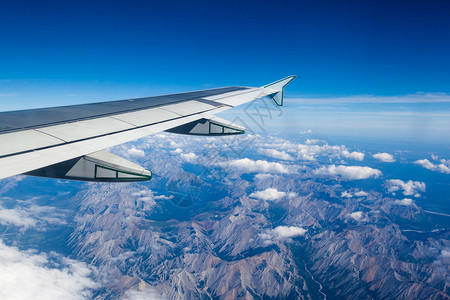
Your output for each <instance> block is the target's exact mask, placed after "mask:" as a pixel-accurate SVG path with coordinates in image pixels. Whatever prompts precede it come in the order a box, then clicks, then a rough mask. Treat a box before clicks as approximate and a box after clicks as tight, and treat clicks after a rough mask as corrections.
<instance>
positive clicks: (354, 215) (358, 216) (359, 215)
mask: <svg viewBox="0 0 450 300" xmlns="http://www.w3.org/2000/svg"><path fill="white" fill-rule="evenodd" d="M348 216H349V217H350V218H352V219H353V220H355V221H360V220H361V219H362V218H363V213H362V211H355V212H352V213H351V214H349V215H348Z"/></svg>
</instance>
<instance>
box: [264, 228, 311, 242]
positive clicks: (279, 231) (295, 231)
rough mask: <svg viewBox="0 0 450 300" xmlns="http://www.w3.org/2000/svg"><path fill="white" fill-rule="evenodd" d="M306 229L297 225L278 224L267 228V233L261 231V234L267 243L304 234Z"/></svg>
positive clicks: (288, 239)
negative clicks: (273, 227)
mask: <svg viewBox="0 0 450 300" xmlns="http://www.w3.org/2000/svg"><path fill="white" fill-rule="evenodd" d="M306 231H307V230H306V229H304V228H302V227H296V226H278V227H276V228H275V229H272V230H266V232H265V233H260V234H259V236H260V237H261V238H262V239H264V240H266V241H265V242H264V243H265V244H272V243H273V241H280V240H283V241H284V240H287V241H290V240H291V238H293V237H297V236H303V235H305V233H306Z"/></svg>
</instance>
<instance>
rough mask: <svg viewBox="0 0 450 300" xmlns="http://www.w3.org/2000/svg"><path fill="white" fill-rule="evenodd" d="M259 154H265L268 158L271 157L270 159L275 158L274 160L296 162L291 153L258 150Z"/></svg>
mask: <svg viewBox="0 0 450 300" xmlns="http://www.w3.org/2000/svg"><path fill="white" fill-rule="evenodd" d="M258 153H260V154H264V155H266V156H270V157H273V158H278V159H282V160H294V158H293V157H292V156H291V155H290V154H289V153H286V152H284V151H278V150H275V149H263V148H259V149H258Z"/></svg>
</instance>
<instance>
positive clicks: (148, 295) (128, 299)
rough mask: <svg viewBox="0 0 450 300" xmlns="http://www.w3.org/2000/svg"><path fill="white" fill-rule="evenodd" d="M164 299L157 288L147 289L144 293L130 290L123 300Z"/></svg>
mask: <svg viewBox="0 0 450 300" xmlns="http://www.w3.org/2000/svg"><path fill="white" fill-rule="evenodd" d="M164 299H168V298H166V297H164V296H163V295H162V294H161V293H160V292H159V291H158V290H157V289H156V288H153V287H147V288H145V289H143V290H142V291H139V290H128V291H126V292H125V294H124V295H123V297H122V300H164Z"/></svg>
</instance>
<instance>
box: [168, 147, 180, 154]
mask: <svg viewBox="0 0 450 300" xmlns="http://www.w3.org/2000/svg"><path fill="white" fill-rule="evenodd" d="M181 152H183V150H181V149H180V148H177V149H175V150H173V151H170V153H173V154H180V153H181Z"/></svg>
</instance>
